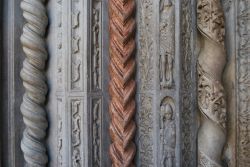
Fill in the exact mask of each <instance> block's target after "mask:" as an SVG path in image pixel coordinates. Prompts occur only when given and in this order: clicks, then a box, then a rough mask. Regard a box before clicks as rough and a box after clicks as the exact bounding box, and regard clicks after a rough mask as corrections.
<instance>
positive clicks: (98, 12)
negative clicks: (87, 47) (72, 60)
mask: <svg viewBox="0 0 250 167" xmlns="http://www.w3.org/2000/svg"><path fill="white" fill-rule="evenodd" d="M101 6H102V4H101V1H100V0H95V1H93V7H92V57H91V61H92V62H91V63H92V67H91V73H92V77H91V80H92V85H91V86H92V89H93V90H95V91H96V90H100V89H101V72H102V71H101V62H102V60H101V57H102V55H101V54H102V51H101V46H102V44H101V39H102V36H101V35H102V33H101V28H102V27H101V24H102V22H101V21H102V7H101Z"/></svg>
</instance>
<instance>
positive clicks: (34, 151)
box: [21, 0, 48, 166]
mask: <svg viewBox="0 0 250 167" xmlns="http://www.w3.org/2000/svg"><path fill="white" fill-rule="evenodd" d="M21 8H22V10H23V16H24V18H25V20H26V21H27V23H26V24H25V25H24V27H23V34H22V36H21V43H22V45H23V51H24V53H25V56H26V58H25V60H24V62H23V69H22V71H21V78H22V80H23V85H24V88H25V94H24V96H23V103H22V105H21V112H22V114H23V121H24V123H25V125H26V129H25V131H24V132H23V139H22V142H21V148H22V151H23V154H24V158H25V160H26V164H27V166H46V163H47V162H48V158H47V154H46V146H45V143H44V138H45V136H46V128H47V126H48V123H47V119H46V111H45V109H44V107H45V106H44V103H45V100H46V94H47V84H46V77H45V73H44V72H45V62H46V59H47V50H46V46H45V32H46V27H47V23H48V19H47V15H46V9H45V5H44V0H37V1H34V0H23V1H22V3H21Z"/></svg>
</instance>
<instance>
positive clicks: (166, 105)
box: [159, 97, 176, 167]
mask: <svg viewBox="0 0 250 167" xmlns="http://www.w3.org/2000/svg"><path fill="white" fill-rule="evenodd" d="M159 122H160V141H161V147H160V148H161V151H160V152H161V157H160V161H161V162H160V164H161V166H162V167H174V166H175V148H176V122H175V106H174V102H173V100H172V98H170V97H166V98H164V99H163V101H162V102H161V107H160V121H159Z"/></svg>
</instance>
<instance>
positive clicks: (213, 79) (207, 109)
mask: <svg viewBox="0 0 250 167" xmlns="http://www.w3.org/2000/svg"><path fill="white" fill-rule="evenodd" d="M197 17H198V18H197V26H198V30H199V31H200V33H201V51H200V54H199V58H198V63H197V70H198V106H199V109H200V127H199V132H198V151H199V152H198V166H201V167H203V166H204V167H206V166H216V167H220V166H222V160H221V157H222V152H223V147H224V144H225V138H226V100H225V93H224V88H223V85H222V74H223V70H224V67H225V64H226V52H225V48H224V34H225V28H224V13H223V9H222V6H221V3H220V0H199V1H198V4H197Z"/></svg>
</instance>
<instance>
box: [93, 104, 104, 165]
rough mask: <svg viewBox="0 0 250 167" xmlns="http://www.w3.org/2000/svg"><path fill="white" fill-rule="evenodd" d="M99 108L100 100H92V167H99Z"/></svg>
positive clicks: (100, 105)
mask: <svg viewBox="0 0 250 167" xmlns="http://www.w3.org/2000/svg"><path fill="white" fill-rule="evenodd" d="M101 108H102V103H101V99H93V101H92V112H93V115H92V119H93V124H92V128H93V129H92V133H93V137H92V141H93V142H92V143H93V161H94V162H93V166H95V167H100V166H101V160H100V159H101V155H100V154H101V153H100V147H101Z"/></svg>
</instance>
